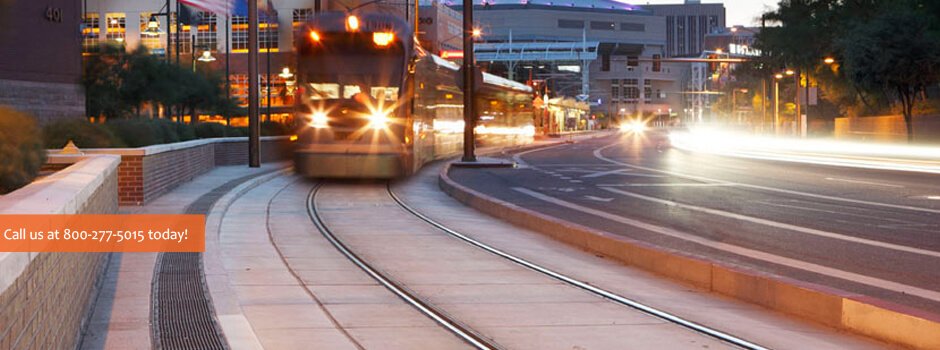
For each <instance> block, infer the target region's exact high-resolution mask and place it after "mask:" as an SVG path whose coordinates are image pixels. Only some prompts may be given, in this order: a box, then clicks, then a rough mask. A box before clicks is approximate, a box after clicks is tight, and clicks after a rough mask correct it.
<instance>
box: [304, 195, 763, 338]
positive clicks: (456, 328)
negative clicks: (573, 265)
mask: <svg viewBox="0 0 940 350" xmlns="http://www.w3.org/2000/svg"><path fill="white" fill-rule="evenodd" d="M324 186H327V185H324V184H317V185H315V186H314V187H313V188H312V189H311V190H310V192H309V194H308V195H307V201H306V202H307V203H306V205H307V212H308V215H309V217H310V219H311V220H312V221H313V223H314V225H315V226H316V227H317V229H318V230H319V231H320V234H321V235H323V237H324V238H326V239H327V240H328V241H329V242H330V244H332V245H333V246H334V247H335V248H336V249H337V250H338V251H340V252H341V253H342V254H343V255H344V256H345V257H346V258H348V259H349V260H350V261H351V262H353V263H354V264H355V265H356V266H357V267H358V268H359V269H361V270H362V271H363V272H365V273H366V274H367V275H369V276H370V277H371V278H372V279H374V280H375V281H377V282H378V283H379V284H381V285H383V286H384V287H385V288H387V289H388V290H389V291H391V292H392V293H393V294H395V295H396V296H398V297H399V298H401V299H402V300H404V301H405V302H406V303H408V304H409V305H411V306H412V307H414V308H415V309H416V310H418V311H419V312H421V313H422V314H424V315H425V316H427V317H429V318H430V319H432V320H433V321H435V322H436V323H438V324H439V325H441V326H442V327H444V328H445V329H447V330H448V331H450V332H451V333H453V334H454V335H456V336H457V337H459V338H460V339H461V340H463V341H464V342H466V343H467V344H469V345H471V346H473V347H475V348H477V349H501V348H503V347H502V346H500V345H499V344H497V343H495V342H494V341H493V340H491V339H490V338H487V337H486V336H484V335H483V334H480V333H479V332H477V331H476V330H474V329H472V328H470V327H469V326H467V325H465V324H463V323H461V322H460V320H458V319H456V318H455V317H453V316H451V315H449V314H448V313H447V312H445V311H443V310H442V309H440V308H438V307H436V306H435V305H434V304H433V303H431V302H428V301H427V300H425V299H424V298H422V297H421V296H420V295H418V294H417V293H414V292H413V291H411V290H409V288H408V287H407V286H405V285H404V284H402V283H399V282H398V281H396V280H395V279H394V278H392V277H391V276H388V275H387V274H385V273H384V272H383V271H381V270H380V269H378V268H376V266H373V265H372V264H370V262H369V261H367V260H366V259H363V258H362V257H361V256H360V255H358V254H356V252H355V251H354V250H353V249H351V248H350V246H348V245H347V244H345V243H344V242H343V241H342V240H341V239H340V238H339V237H338V236H337V235H336V234H334V232H333V231H331V229H330V227H329V226H328V225H327V224H326V222H325V220H324V219H323V217H322V216H321V215H320V211H319V210H318V207H317V200H316V199H317V195H318V193H320V191H321V189H322V188H323V187H324ZM385 191H386V193H387V195H388V196H389V198H391V200H392V201H394V202H395V203H396V204H397V205H398V206H399V207H400V208H401V209H402V210H404V211H405V212H407V213H410V214H411V215H413V216H414V217H415V218H417V219H419V220H420V221H422V222H424V223H426V224H428V225H430V226H431V227H433V228H434V229H436V230H439V231H441V232H443V233H445V234H447V235H449V236H451V237H453V238H455V239H458V240H460V241H462V242H464V243H466V244H469V245H471V246H473V247H475V248H478V249H481V250H483V251H486V252H487V253H489V254H492V255H495V256H498V257H499V258H501V259H505V260H508V261H510V262H512V263H514V264H517V265H520V266H522V267H525V268H526V269H528V270H531V271H535V272H537V273H539V274H542V275H544V276H547V277H550V278H552V279H554V280H557V281H560V282H562V283H564V284H567V285H569V286H572V287H575V288H578V289H580V290H582V291H585V292H588V293H590V294H593V295H595V296H598V297H601V298H604V299H606V300H609V301H611V302H613V303H616V304H618V305H622V306H625V307H628V308H631V309H634V310H638V311H640V312H642V313H645V314H647V315H651V316H653V317H656V318H659V319H661V320H664V321H666V322H668V323H671V324H674V325H677V326H680V327H683V328H686V329H689V330H691V331H694V332H697V333H699V334H702V335H705V336H708V337H711V338H713V339H717V340H719V341H722V342H725V343H727V344H730V345H733V346H735V347H739V348H743V349H767V348H766V347H763V346H761V345H758V344H756V343H753V342H750V341H748V340H745V339H741V338H739V337H736V336H734V335H731V334H728V333H726V332H723V331H720V330H717V329H714V328H710V327H708V326H705V325H702V324H699V323H696V322H694V321H691V320H688V319H685V318H682V317H679V316H676V315H674V314H671V313H668V312H665V311H663V310H660V309H657V308H655V307H652V306H649V305H646V304H643V303H640V302H637V301H635V300H631V299H629V298H626V297H624V296H622V295H619V294H617V293H614V292H611V291H609V290H605V289H602V288H599V287H596V286H593V285H591V284H590V283H588V282H586V281H581V280H578V279H576V278H573V277H571V276H568V275H565V274H563V273H560V272H557V271H554V270H552V269H550V268H547V267H544V266H542V265H540V264H538V263H535V262H533V261H530V260H527V259H524V258H521V257H518V256H515V255H513V254H510V253H508V252H506V251H503V250H500V249H498V248H496V247H493V246H490V245H488V244H486V243H483V242H480V241H477V240H475V239H473V238H471V237H470V236H468V235H465V234H463V233H460V232H458V231H456V230H453V229H451V228H448V227H447V226H445V225H443V224H441V223H439V222H437V221H435V220H433V219H431V218H430V217H428V216H426V215H424V214H422V213H421V212H419V211H417V210H415V209H414V208H413V207H411V206H409V205H408V204H407V203H405V202H404V201H403V200H402V199H401V198H400V197H398V196H397V195H396V194H395V192H394V191H393V190H392V186H391V184H388V183H387V184H386V185H385Z"/></svg>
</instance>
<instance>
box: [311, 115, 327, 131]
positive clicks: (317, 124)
mask: <svg viewBox="0 0 940 350" xmlns="http://www.w3.org/2000/svg"><path fill="white" fill-rule="evenodd" d="M329 121H330V118H329V117H328V116H327V115H326V113H324V112H314V113H313V115H311V116H310V123H309V125H310V126H311V127H314V128H317V129H321V128H327V127H329Z"/></svg>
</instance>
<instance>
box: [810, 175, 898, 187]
mask: <svg viewBox="0 0 940 350" xmlns="http://www.w3.org/2000/svg"><path fill="white" fill-rule="evenodd" d="M826 180H828V181H839V182H848V183H853V184H861V185H872V186H884V187H894V188H904V186H901V185H893V184H886V183H880V182H871V181H861V180H851V179H840V178H835V177H827V178H826Z"/></svg>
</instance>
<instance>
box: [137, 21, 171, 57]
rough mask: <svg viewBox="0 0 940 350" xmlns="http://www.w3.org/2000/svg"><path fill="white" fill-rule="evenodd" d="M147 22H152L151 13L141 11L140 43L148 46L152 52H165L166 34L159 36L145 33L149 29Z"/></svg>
mask: <svg viewBox="0 0 940 350" xmlns="http://www.w3.org/2000/svg"><path fill="white" fill-rule="evenodd" d="M147 23H150V13H149V12H141V13H140V33H141V34H140V45H142V46H144V47H146V48H147V50H148V51H150V53H158V52H165V50H164V49H165V46H166V34H161V35H158V36H149V35H145V34H143V33H144V31H145V30H147Z"/></svg>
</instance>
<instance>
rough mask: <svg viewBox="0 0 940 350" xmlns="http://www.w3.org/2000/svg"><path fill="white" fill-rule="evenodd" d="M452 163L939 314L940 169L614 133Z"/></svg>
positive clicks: (571, 204) (525, 196)
mask: <svg viewBox="0 0 940 350" xmlns="http://www.w3.org/2000/svg"><path fill="white" fill-rule="evenodd" d="M512 156H513V157H514V158H515V159H516V161H518V162H519V163H520V165H521V166H520V167H519V168H516V169H505V168H504V169H466V168H457V169H453V170H452V172H451V176H452V177H453V178H454V179H455V180H457V181H458V182H460V183H463V184H465V185H468V186H470V187H471V188H473V189H476V190H478V191H481V192H484V193H487V194H489V195H492V196H495V197H497V198H500V199H503V200H506V201H510V202H512V203H515V204H518V205H521V206H523V207H526V208H529V209H534V210H537V211H540V212H543V213H547V214H549V215H553V216H556V217H559V218H562V219H565V220H569V221H572V222H576V223H579V224H582V225H586V226H590V227H594V228H597V229H601V230H604V231H608V232H612V233H616V234H620V235H624V236H628V237H631V238H634V239H638V240H642V241H646V242H650V243H652V244H655V245H658V246H661V247H664V248H666V249H672V250H677V251H684V252H686V253H689V254H693V255H697V256H700V257H703V258H707V259H710V260H720V261H723V262H725V263H728V264H731V265H735V266H738V267H739V268H744V269H752V270H759V271H763V272H766V273H771V274H776V275H780V276H786V277H790V278H794V279H798V280H803V281H808V282H813V283H817V284H820V285H824V286H831V287H836V288H839V289H842V290H846V291H850V292H855V293H859V294H862V295H868V296H873V297H877V298H881V299H885V300H888V301H891V302H895V303H898V304H902V305H907V306H910V307H914V308H917V309H923V310H927V311H931V312H935V313H940V200H937V199H938V198H940V175H936V174H921V173H912V172H898V171H886V170H868V169H856V168H845V167H833V166H821V165H809V164H799V163H788V162H774V161H767V160H754V159H744V158H734V157H723V156H714V155H705V154H699V153H692V152H687V151H681V150H677V149H673V148H671V147H669V146H668V142H667V141H666V138H665V135H664V134H661V133H657V132H651V133H647V135H644V136H635V135H624V134H620V135H615V136H610V137H603V138H597V139H591V140H586V141H582V142H579V143H575V144H567V145H561V146H557V147H552V148H547V149H540V150H534V151H526V152H522V153H518V154H514V155H512Z"/></svg>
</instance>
